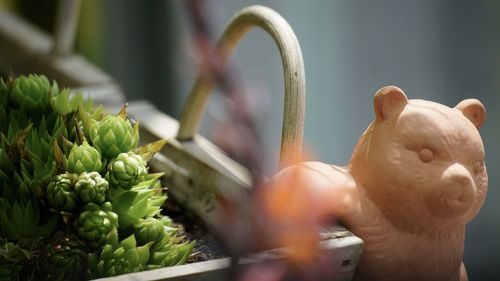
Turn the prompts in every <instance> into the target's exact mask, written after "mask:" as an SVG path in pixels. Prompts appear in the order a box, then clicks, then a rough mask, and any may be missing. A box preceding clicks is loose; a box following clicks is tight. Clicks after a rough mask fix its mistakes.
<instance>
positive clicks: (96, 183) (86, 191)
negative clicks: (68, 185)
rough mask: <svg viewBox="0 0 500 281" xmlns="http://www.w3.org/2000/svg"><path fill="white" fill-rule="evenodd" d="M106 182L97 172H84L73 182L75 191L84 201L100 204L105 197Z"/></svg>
mask: <svg viewBox="0 0 500 281" xmlns="http://www.w3.org/2000/svg"><path fill="white" fill-rule="evenodd" d="M107 190H108V182H107V181H106V180H105V179H103V178H102V176H101V175H100V174H99V173H98V172H90V173H87V172H84V173H82V174H81V175H80V176H79V177H78V180H77V181H76V183H75V191H76V194H77V195H78V197H79V198H80V200H81V201H82V202H84V203H90V202H93V203H97V204H100V203H102V202H104V200H105V199H106V191H107Z"/></svg>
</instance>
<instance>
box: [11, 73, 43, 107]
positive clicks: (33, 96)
mask: <svg viewBox="0 0 500 281" xmlns="http://www.w3.org/2000/svg"><path fill="white" fill-rule="evenodd" d="M50 87H51V86H50V82H49V80H48V79H47V77H45V76H42V75H29V76H28V77H26V76H20V77H18V78H17V79H16V80H14V82H13V83H12V86H11V91H10V98H11V100H12V102H13V103H14V104H15V105H17V106H18V107H20V108H22V109H26V110H27V111H30V110H33V109H37V108H44V107H46V106H47V105H48V104H49V101H50V95H49V91H50Z"/></svg>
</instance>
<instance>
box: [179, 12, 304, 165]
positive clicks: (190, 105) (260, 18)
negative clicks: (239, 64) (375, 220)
mask: <svg viewBox="0 0 500 281" xmlns="http://www.w3.org/2000/svg"><path fill="white" fill-rule="evenodd" d="M253 26H258V27H260V28H262V29H263V30H265V31H266V32H267V33H268V34H269V35H270V36H271V37H272V38H273V40H274V41H275V42H276V44H277V45H278V49H279V51H280V54H281V59H282V63H283V72H284V78H285V109H284V111H283V128H282V134H281V156H280V166H281V167H283V166H285V165H287V164H290V163H294V162H296V161H298V160H300V157H301V153H302V139H303V134H304V111H305V71H304V61H303V59H302V52H301V50H300V45H299V42H298V40H297V37H296V36H295V34H294V32H293V30H292V28H291V27H290V25H289V24H288V23H287V22H286V21H285V19H283V17H281V16H280V15H279V14H278V13H276V12H275V11H273V10H272V9H270V8H267V7H263V6H249V7H247V8H244V9H243V10H241V11H240V12H239V13H238V14H236V15H235V16H234V17H233V19H232V20H231V21H230V23H229V25H228V26H227V27H226V29H225V31H224V33H223V34H222V37H221V38H220V39H219V41H218V43H217V47H218V48H220V50H221V59H222V60H223V62H222V63H226V62H227V59H228V57H229V56H230V55H231V53H232V51H233V50H234V48H235V46H236V44H237V43H238V42H239V40H240V39H241V38H242V37H243V35H244V34H245V33H246V32H247V31H248V30H250V28H252V27H253ZM198 75H199V76H198V78H197V79H196V82H195V84H194V86H193V88H192V89H191V93H190V95H189V97H188V100H187V102H186V105H185V106H184V110H183V111H182V114H181V117H180V127H179V131H178V133H177V139H179V140H190V139H192V138H193V136H194V135H195V133H196V131H197V130H198V127H199V125H200V121H201V118H202V115H203V113H204V110H205V106H206V104H207V101H208V96H209V94H210V92H211V91H212V89H213V87H214V82H213V81H211V79H210V78H209V77H206V76H204V75H203V72H202V71H200V74H198Z"/></svg>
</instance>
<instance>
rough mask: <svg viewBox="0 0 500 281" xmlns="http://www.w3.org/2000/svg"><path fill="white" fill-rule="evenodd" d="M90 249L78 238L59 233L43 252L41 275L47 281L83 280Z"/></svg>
mask: <svg viewBox="0 0 500 281" xmlns="http://www.w3.org/2000/svg"><path fill="white" fill-rule="evenodd" d="M87 251H88V247H87V246H86V245H85V243H83V242H82V241H80V240H79V239H78V238H77V237H75V236H72V235H67V234H65V233H63V232H58V233H57V234H56V235H55V236H54V238H53V239H52V242H51V243H49V244H48V245H47V246H46V250H45V251H43V254H42V257H41V259H42V261H41V266H40V267H41V271H42V273H41V275H42V276H43V278H44V279H45V280H68V281H78V280H83V278H84V277H85V274H86V271H87V261H88V254H87Z"/></svg>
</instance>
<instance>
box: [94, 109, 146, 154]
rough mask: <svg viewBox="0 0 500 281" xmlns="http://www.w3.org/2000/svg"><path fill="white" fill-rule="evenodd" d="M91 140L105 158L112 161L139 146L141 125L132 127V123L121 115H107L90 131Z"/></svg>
mask: <svg viewBox="0 0 500 281" xmlns="http://www.w3.org/2000/svg"><path fill="white" fill-rule="evenodd" d="M90 139H91V140H92V144H93V145H94V146H95V147H97V148H99V150H100V151H101V153H102V155H103V157H106V158H108V159H112V158H115V157H116V156H118V154H120V153H123V152H128V151H130V150H131V149H132V148H134V147H135V146H136V145H137V143H138V142H139V125H138V123H136V124H135V125H134V126H133V127H132V124H131V123H130V121H129V120H128V119H127V118H125V117H123V116H121V115H118V116H112V115H107V116H106V117H104V119H102V120H101V121H99V122H98V123H97V124H96V125H95V126H94V127H93V128H92V129H91V130H90Z"/></svg>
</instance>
